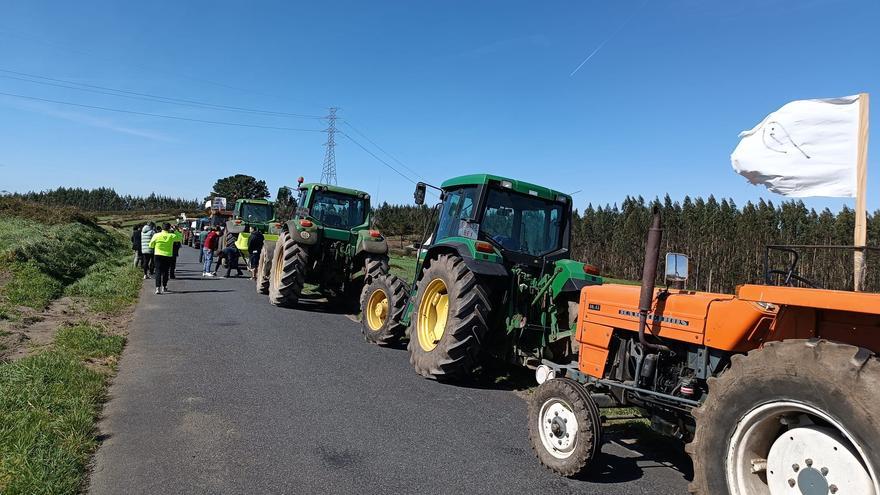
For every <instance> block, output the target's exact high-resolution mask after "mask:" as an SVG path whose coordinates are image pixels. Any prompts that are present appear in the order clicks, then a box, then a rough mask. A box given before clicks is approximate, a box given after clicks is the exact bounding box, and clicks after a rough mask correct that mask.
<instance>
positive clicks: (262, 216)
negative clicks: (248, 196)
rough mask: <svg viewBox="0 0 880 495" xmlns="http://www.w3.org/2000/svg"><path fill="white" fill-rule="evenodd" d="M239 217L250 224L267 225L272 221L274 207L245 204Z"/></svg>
mask: <svg viewBox="0 0 880 495" xmlns="http://www.w3.org/2000/svg"><path fill="white" fill-rule="evenodd" d="M239 215H240V216H241V219H242V220H244V221H245V222H248V223H266V222H268V221H270V220H272V205H268V204H254V203H245V204H243V205H241V212H240V214H239Z"/></svg>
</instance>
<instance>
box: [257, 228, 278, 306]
mask: <svg viewBox="0 0 880 495" xmlns="http://www.w3.org/2000/svg"><path fill="white" fill-rule="evenodd" d="M274 254H275V241H265V242H264V243H263V250H262V251H260V264H259V266H258V267H257V271H256V272H255V273H256V277H257V294H268V293H269V279H270V278H271V276H272V258H273V255H274Z"/></svg>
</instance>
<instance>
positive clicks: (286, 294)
mask: <svg viewBox="0 0 880 495" xmlns="http://www.w3.org/2000/svg"><path fill="white" fill-rule="evenodd" d="M308 266H309V254H308V252H307V251H306V250H305V248H304V247H303V246H300V245H299V244H297V243H296V242H295V241H294V240H293V238H292V237H291V236H290V234H289V233H288V232H287V231H285V232H283V233H282V234H281V236H280V237H279V238H278V242H277V243H276V244H275V253H274V255H273V258H272V268H271V273H270V276H269V302H270V303H272V304H274V305H275V306H282V307H291V306H294V305H295V304H296V303H297V301H299V296H300V295H301V294H302V291H303V286H304V285H305V283H306V271H307V270H308Z"/></svg>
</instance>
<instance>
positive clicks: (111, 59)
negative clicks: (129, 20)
mask: <svg viewBox="0 0 880 495" xmlns="http://www.w3.org/2000/svg"><path fill="white" fill-rule="evenodd" d="M3 33H5V34H7V35H12V36H15V37H18V38H22V39H29V40H31V41H36V42H38V43H43V44H45V45H49V46H53V47H55V48H59V49H61V50H65V51H67V52H72V53H79V54H82V55H88V56H90V57H97V58H102V59H104V60H106V61H108V62H112V63H114V64H118V63H120V60H119V59H118V58H114V57H109V56H107V55H104V54H102V53H98V52H94V51H89V50H84V49H82V48H74V47H72V46H70V45H69V44H61V43H56V42H54V41H50V40H47V39H41V38H38V37H36V36H33V35H31V34H28V33H26V32H24V31H16V30H12V29H9V27H0V34H3ZM125 62H126V63H127V64H128V65H131V66H133V67H139V68H140V69H141V70H143V71H148V72H158V73H160V74H166V75H168V76H171V77H173V78H176V79H187V80H190V81H195V82H199V83H202V84H210V85H214V86H219V87H221V88H227V89H234V90H236V91H241V92H243V93H252V94H259V95H263V96H271V97H272V98H279V99H280V98H282V97H281V96H279V95H276V94H272V93H267V92H265V91H259V90H254V89H248V88H241V87H238V86H232V85H230V84H226V83H222V82H217V81H212V80H210V79H204V78H198V77H192V76H187V75H182V74H174V73H172V72H169V71H167V70H162V69H159V68H156V67H148V66H147V65H144V64H138V63H137V62H134V61H132V60H128V59H127V60H126V61H125Z"/></svg>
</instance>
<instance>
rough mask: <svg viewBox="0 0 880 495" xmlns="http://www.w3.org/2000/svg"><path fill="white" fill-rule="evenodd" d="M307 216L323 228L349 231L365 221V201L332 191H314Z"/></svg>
mask: <svg viewBox="0 0 880 495" xmlns="http://www.w3.org/2000/svg"><path fill="white" fill-rule="evenodd" d="M309 214H310V215H311V216H312V217H313V218H315V219H316V220H317V221H318V222H320V223H321V224H323V225H324V226H325V227H331V228H335V229H351V228H353V227H357V226H358V225H362V224H363V223H364V221H365V219H366V201H365V200H364V199H363V198H358V197H357V196H350V195H347V194H341V193H337V192H333V191H318V190H316V191H314V192H313V194H312V206H311V209H310V211H309Z"/></svg>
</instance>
